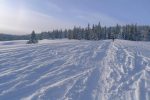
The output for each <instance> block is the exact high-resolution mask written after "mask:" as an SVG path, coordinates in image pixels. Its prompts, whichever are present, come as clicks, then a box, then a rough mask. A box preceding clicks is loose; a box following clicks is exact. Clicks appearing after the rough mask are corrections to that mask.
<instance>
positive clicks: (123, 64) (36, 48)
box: [0, 40, 150, 100]
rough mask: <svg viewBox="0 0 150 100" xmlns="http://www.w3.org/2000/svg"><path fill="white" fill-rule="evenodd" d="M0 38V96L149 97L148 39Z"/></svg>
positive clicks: (63, 99) (53, 99)
mask: <svg viewBox="0 0 150 100" xmlns="http://www.w3.org/2000/svg"><path fill="white" fill-rule="evenodd" d="M25 42H26V41H12V42H11V41H10V42H0V100H10V98H11V100H150V43H149V42H131V41H123V40H116V41H115V42H112V41H111V40H104V41H85V40H80V41H78V40H44V41H40V43H39V44H33V45H27V44H25Z"/></svg>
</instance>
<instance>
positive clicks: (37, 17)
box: [0, 0, 150, 34]
mask: <svg viewBox="0 0 150 100" xmlns="http://www.w3.org/2000/svg"><path fill="white" fill-rule="evenodd" d="M149 4H150V0H0V33H11V34H29V33H30V32H31V31H32V30H35V31H36V32H41V31H50V30H53V29H65V28H73V26H74V25H75V26H82V27H85V26H87V24H88V23H90V24H96V23H98V22H99V21H100V22H101V24H102V25H103V26H104V25H106V26H112V25H116V24H117V23H118V24H122V25H123V24H130V23H133V24H136V23H137V24H139V25H141V24H144V25H145V24H146V25H149V24H150V13H149V12H150V6H149Z"/></svg>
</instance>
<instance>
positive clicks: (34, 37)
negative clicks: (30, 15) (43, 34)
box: [27, 31, 38, 44]
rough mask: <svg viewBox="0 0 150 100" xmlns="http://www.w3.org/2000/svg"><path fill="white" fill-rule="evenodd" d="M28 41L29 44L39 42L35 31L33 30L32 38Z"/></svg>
mask: <svg viewBox="0 0 150 100" xmlns="http://www.w3.org/2000/svg"><path fill="white" fill-rule="evenodd" d="M27 43H28V44H34V43H38V39H37V37H36V34H35V31H32V33H31V38H30V40H29V41H28V42H27Z"/></svg>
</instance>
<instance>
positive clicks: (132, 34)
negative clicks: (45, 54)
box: [0, 23, 150, 41]
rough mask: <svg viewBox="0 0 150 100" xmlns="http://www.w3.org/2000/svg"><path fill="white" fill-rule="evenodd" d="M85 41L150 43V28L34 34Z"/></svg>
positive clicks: (12, 37) (2, 37)
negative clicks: (106, 40) (110, 40)
mask: <svg viewBox="0 0 150 100" xmlns="http://www.w3.org/2000/svg"><path fill="white" fill-rule="evenodd" d="M30 37H31V35H23V36H17V35H4V34H0V40H1V41H2V40H29V39H31V38H30ZM63 38H68V39H78V40H81V39H85V40H104V39H112V38H117V39H124V40H132V41H150V26H148V25H136V24H131V25H123V26H121V25H118V24H117V25H116V26H111V27H106V26H101V24H100V23H98V24H96V25H90V24H88V25H87V27H85V28H82V27H74V28H73V29H65V30H53V31H48V32H41V33H38V34H36V39H37V40H42V39H63Z"/></svg>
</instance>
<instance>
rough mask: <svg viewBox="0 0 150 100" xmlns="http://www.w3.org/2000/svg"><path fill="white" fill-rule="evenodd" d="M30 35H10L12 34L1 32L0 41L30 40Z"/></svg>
mask: <svg viewBox="0 0 150 100" xmlns="http://www.w3.org/2000/svg"><path fill="white" fill-rule="evenodd" d="M29 39H30V35H10V34H3V33H1V34H0V41H10V40H29Z"/></svg>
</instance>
